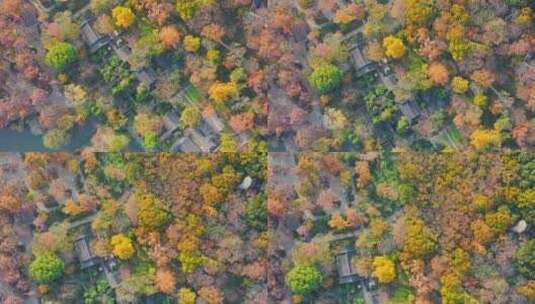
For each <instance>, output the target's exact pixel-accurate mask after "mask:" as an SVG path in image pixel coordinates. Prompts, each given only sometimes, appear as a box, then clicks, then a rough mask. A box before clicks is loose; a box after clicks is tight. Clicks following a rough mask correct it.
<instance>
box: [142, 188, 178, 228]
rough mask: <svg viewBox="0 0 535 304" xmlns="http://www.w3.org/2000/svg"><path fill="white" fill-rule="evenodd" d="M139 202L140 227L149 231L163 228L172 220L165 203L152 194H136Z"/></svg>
mask: <svg viewBox="0 0 535 304" xmlns="http://www.w3.org/2000/svg"><path fill="white" fill-rule="evenodd" d="M135 195H136V196H137V199H138V200H139V211H138V214H137V219H138V222H139V225H141V226H142V227H146V228H149V229H159V228H162V227H163V226H164V225H165V224H167V223H168V222H169V221H170V220H171V214H170V213H169V211H168V210H167V208H166V207H165V205H164V204H163V202H162V201H161V200H160V199H159V198H158V197H156V196H155V195H153V194H150V193H136V194H135Z"/></svg>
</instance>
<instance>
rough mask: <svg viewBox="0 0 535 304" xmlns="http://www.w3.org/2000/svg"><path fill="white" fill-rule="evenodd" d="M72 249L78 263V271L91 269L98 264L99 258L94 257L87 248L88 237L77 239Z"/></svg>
mask: <svg viewBox="0 0 535 304" xmlns="http://www.w3.org/2000/svg"><path fill="white" fill-rule="evenodd" d="M74 248H75V251H76V254H77V255H78V260H79V262H80V269H82V270H84V269H87V268H91V267H93V266H95V265H98V264H99V263H100V258H99V257H98V256H96V255H95V254H94V253H93V252H92V251H91V248H90V247H89V236H88V235H87V234H85V235H82V236H80V237H78V238H77V239H76V240H75V241H74Z"/></svg>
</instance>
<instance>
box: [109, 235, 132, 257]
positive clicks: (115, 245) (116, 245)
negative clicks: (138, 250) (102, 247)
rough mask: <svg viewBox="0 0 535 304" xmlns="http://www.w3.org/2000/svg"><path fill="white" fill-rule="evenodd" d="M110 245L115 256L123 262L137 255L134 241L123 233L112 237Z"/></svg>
mask: <svg viewBox="0 0 535 304" xmlns="http://www.w3.org/2000/svg"><path fill="white" fill-rule="evenodd" d="M110 245H111V246H112V253H113V255H115V256H116V257H118V258H119V259H121V260H128V259H129V258H130V257H132V255H134V253H135V249H134V245H133V244H132V240H131V239H130V238H128V237H127V236H125V235H124V234H122V233H121V234H116V235H114V236H112V238H111V241H110Z"/></svg>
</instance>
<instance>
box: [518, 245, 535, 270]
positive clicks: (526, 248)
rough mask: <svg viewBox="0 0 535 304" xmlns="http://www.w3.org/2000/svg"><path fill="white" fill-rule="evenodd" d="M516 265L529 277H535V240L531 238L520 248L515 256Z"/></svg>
mask: <svg viewBox="0 0 535 304" xmlns="http://www.w3.org/2000/svg"><path fill="white" fill-rule="evenodd" d="M515 266H516V269H517V270H518V271H519V272H520V273H521V274H523V275H524V276H526V277H527V278H529V279H534V278H535V240H529V241H527V242H525V243H524V244H522V246H521V247H520V248H518V250H517V252H516V256H515Z"/></svg>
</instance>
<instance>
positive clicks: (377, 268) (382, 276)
mask: <svg viewBox="0 0 535 304" xmlns="http://www.w3.org/2000/svg"><path fill="white" fill-rule="evenodd" d="M372 274H373V276H374V277H376V278H377V280H378V281H379V283H383V284H386V283H390V282H392V281H393V280H394V279H395V278H396V265H395V264H394V262H393V261H392V260H391V259H390V258H388V257H386V256H376V257H375V258H374V259H373V273H372Z"/></svg>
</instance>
